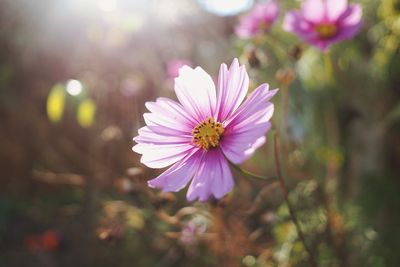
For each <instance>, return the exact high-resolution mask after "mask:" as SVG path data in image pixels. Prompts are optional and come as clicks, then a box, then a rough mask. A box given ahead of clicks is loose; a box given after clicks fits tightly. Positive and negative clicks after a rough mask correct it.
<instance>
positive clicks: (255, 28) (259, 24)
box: [235, 0, 279, 38]
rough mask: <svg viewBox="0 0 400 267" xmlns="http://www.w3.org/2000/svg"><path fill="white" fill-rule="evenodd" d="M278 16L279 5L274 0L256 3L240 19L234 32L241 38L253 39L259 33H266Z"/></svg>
mask: <svg viewBox="0 0 400 267" xmlns="http://www.w3.org/2000/svg"><path fill="white" fill-rule="evenodd" d="M278 15H279V5H278V3H277V2H276V1H275V0H270V1H268V2H266V3H258V4H256V5H255V6H254V8H253V9H252V10H251V12H250V13H249V14H248V15H246V16H243V17H241V18H240V23H239V25H238V26H237V27H236V29H235V32H236V34H237V35H238V36H239V37H241V38H249V37H253V36H255V35H256V34H258V33H260V32H266V31H268V30H269V29H270V27H271V25H272V24H273V23H274V22H275V21H276V19H277V18H278Z"/></svg>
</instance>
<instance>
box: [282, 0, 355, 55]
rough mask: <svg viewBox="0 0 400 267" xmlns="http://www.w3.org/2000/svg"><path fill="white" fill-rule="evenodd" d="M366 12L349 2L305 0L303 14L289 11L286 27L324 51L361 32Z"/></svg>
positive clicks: (285, 20) (285, 22)
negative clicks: (363, 12) (362, 19)
mask: <svg viewBox="0 0 400 267" xmlns="http://www.w3.org/2000/svg"><path fill="white" fill-rule="evenodd" d="M361 16H362V9H361V6H360V5H359V4H350V5H349V4H348V3H347V0H304V1H303V3H302V6H301V10H299V11H291V12H288V13H287V14H286V16H285V19H284V23H283V28H284V29H285V30H286V31H289V32H294V33H296V34H297V35H298V36H299V37H300V38H301V39H303V40H304V41H305V42H307V43H309V44H311V45H314V46H316V47H318V48H319V49H321V50H322V51H327V50H328V48H329V46H330V45H332V44H334V43H336V42H340V41H343V40H346V39H350V38H352V37H353V36H354V35H355V34H356V33H357V32H358V31H359V29H360V27H361V25H362V21H361Z"/></svg>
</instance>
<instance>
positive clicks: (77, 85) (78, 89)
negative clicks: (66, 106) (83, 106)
mask: <svg viewBox="0 0 400 267" xmlns="http://www.w3.org/2000/svg"><path fill="white" fill-rule="evenodd" d="M82 88H83V86H82V83H81V82H80V81H78V80H73V79H71V80H68V81H67V84H66V86H65V89H66V90H67V92H68V94H70V95H72V96H77V95H79V94H80V93H82Z"/></svg>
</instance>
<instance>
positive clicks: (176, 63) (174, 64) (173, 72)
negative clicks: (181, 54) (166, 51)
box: [167, 59, 192, 78]
mask: <svg viewBox="0 0 400 267" xmlns="http://www.w3.org/2000/svg"><path fill="white" fill-rule="evenodd" d="M185 65H187V66H191V65H192V62H190V61H189V60H187V59H171V60H170V61H168V62H167V74H168V77H170V78H175V77H177V76H178V75H179V69H180V68H182V67H183V66H185Z"/></svg>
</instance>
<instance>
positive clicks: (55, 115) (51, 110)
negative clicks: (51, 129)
mask: <svg viewBox="0 0 400 267" xmlns="http://www.w3.org/2000/svg"><path fill="white" fill-rule="evenodd" d="M64 106H65V90H64V86H62V85H61V84H56V85H54V86H53V88H51V90H50V93H49V96H48V97H47V117H48V118H49V120H50V121H52V122H59V121H60V120H61V118H62V116H63V113H64Z"/></svg>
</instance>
